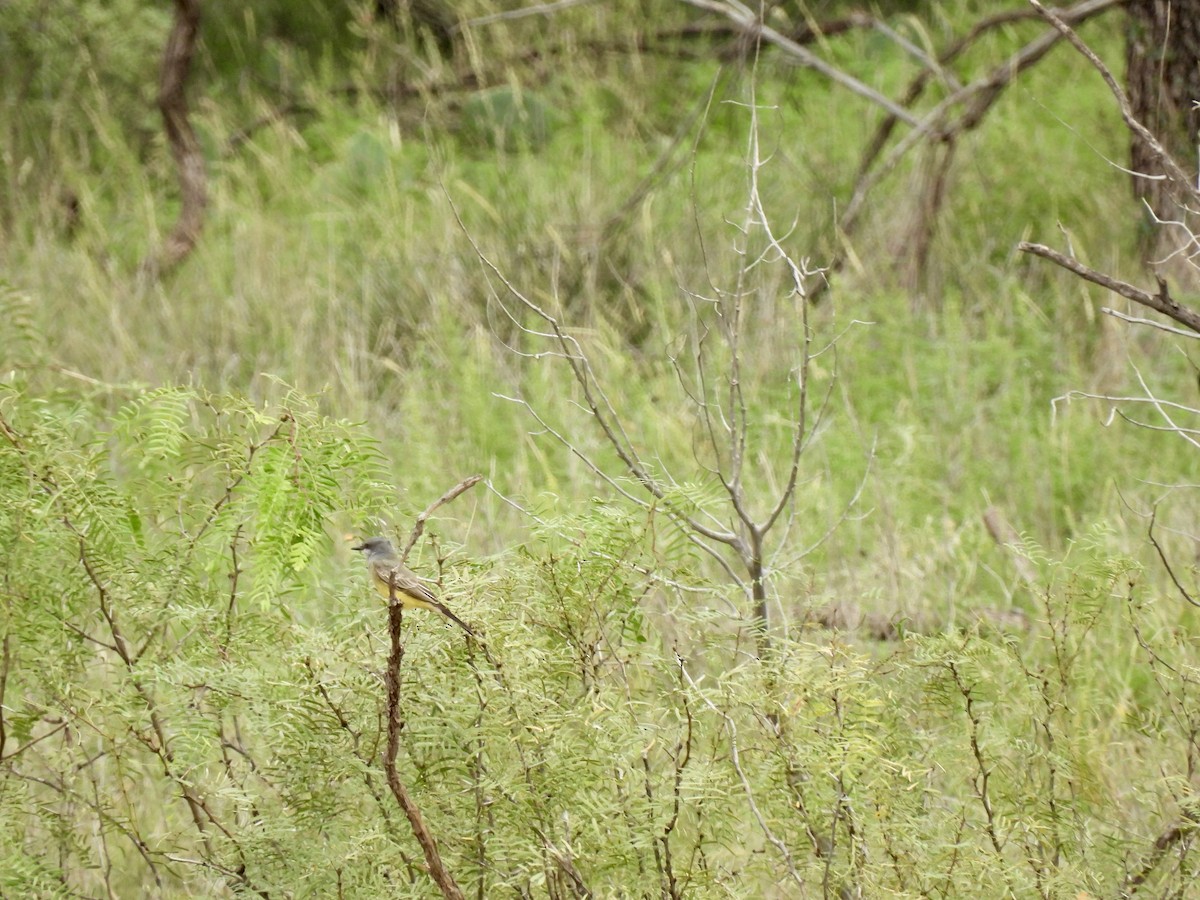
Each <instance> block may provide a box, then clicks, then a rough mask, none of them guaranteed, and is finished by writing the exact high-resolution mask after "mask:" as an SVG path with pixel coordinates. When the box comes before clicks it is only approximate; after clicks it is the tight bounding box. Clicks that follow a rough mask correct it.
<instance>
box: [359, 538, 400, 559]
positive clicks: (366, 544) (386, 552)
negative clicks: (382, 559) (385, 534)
mask: <svg viewBox="0 0 1200 900" xmlns="http://www.w3.org/2000/svg"><path fill="white" fill-rule="evenodd" d="M353 549H354V550H361V551H362V552H363V553H365V554H367V556H391V555H392V554H394V553H395V552H396V551H395V548H393V547H392V542H391V541H389V540H388V539H387V538H381V537H373V538H367V539H366V540H364V541H363V542H362V543H361V544H358V545H357V546H355V547H354V548H353Z"/></svg>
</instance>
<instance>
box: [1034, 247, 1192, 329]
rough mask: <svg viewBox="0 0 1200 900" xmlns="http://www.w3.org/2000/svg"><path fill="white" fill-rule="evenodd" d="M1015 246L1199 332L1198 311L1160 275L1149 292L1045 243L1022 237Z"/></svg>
mask: <svg viewBox="0 0 1200 900" xmlns="http://www.w3.org/2000/svg"><path fill="white" fill-rule="evenodd" d="M1017 249H1018V250H1020V251H1022V252H1024V253H1032V254H1033V255H1034V256H1040V257H1042V258H1043V259H1048V260H1050V261H1051V262H1052V263H1055V264H1056V265H1059V266H1062V267H1063V268H1064V269H1066V270H1067V271H1069V272H1073V273H1075V274H1076V275H1078V276H1079V277H1080V278H1082V279H1084V280H1085V281H1090V282H1092V284H1098V285H1100V287H1102V288H1107V289H1108V290H1110V291H1112V292H1113V293H1115V294H1120V295H1121V296H1122V297H1125V298H1126V299H1128V300H1132V301H1133V302H1134V303H1138V304H1141V305H1142V306H1145V307H1147V308H1148V309H1152V310H1154V311H1155V312H1159V313H1162V314H1163V315H1164V316H1167V317H1169V318H1171V319H1174V320H1175V321H1176V322H1178V323H1179V324H1180V325H1186V326H1187V327H1188V328H1190V329H1192V331H1195V332H1197V333H1200V313H1198V312H1196V311H1195V310H1194V309H1191V308H1190V307H1187V306H1182V305H1180V303H1179V302H1178V301H1176V300H1175V298H1173V297H1172V296H1171V294H1170V292H1169V291H1168V290H1167V283H1166V281H1164V280H1163V279H1162V278H1159V279H1158V293H1157V294H1151V293H1149V292H1147V291H1143V290H1142V289H1141V288H1138V287H1134V286H1133V285H1132V284H1130V283H1129V282H1127V281H1121V280H1120V279H1119V278H1113V277H1112V276H1111V275H1105V274H1104V273H1103V272H1097V271H1096V270H1095V269H1093V268H1091V267H1090V266H1085V265H1084V264H1083V263H1081V262H1080V261H1079V260H1077V259H1075V258H1074V257H1071V256H1067V255H1065V254H1063V253H1059V252H1058V251H1057V250H1054V249H1052V248H1050V247H1047V246H1046V245H1045V244H1032V243H1030V242H1029V241H1022V242H1021V243H1019V244H1017Z"/></svg>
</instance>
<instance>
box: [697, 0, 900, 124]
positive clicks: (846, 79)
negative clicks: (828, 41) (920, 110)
mask: <svg viewBox="0 0 1200 900" xmlns="http://www.w3.org/2000/svg"><path fill="white" fill-rule="evenodd" d="M683 2H684V3H687V4H688V5H689V6H694V7H696V8H697V9H705V10H708V11H709V12H715V13H719V14H720V15H723V16H725V17H726V18H728V19H729V20H731V21H732V22H734V23H735V24H736V25H737V26H738V27H739V28H740V29H741V30H742V31H743V32H745V33H746V34H748V35H751V36H752V37H759V38H762V39H763V40H765V41H766V42H767V43H770V44H774V45H775V46H776V47H779V48H780V49H781V50H783V51H784V52H785V53H787V54H788V56H790V57H791V58H792V59H793V60H795V61H796V62H797V63H799V64H800V65H802V66H806V67H807V68H810V69H816V70H817V71H818V72H820V73H821V74H822V75H824V76H825V77H826V78H828V79H830V80H831V81H833V82H835V83H837V84H840V85H841V86H842V87H844V88H846V89H847V90H850V91H853V92H854V93H855V94H858V95H859V96H860V97H863V98H865V99H867V100H870V101H871V102H872V103H874V104H875V105H876V106H879V107H882V108H883V109H885V110H887V111H888V112H889V113H891V114H892V115H893V116H895V117H896V118H897V119H900V120H901V121H903V122H907V123H908V124H909V125H914V126H915V125H916V124H917V120H916V118H915V117H914V116H913V115H912V113H910V112H909V111H908V110H906V109H904V108H903V107H901V106H898V105H897V104H896V103H895V102H893V101H892V100H890V99H888V98H887V97H885V96H884V95H883V94H881V93H879V92H878V91H877V90H875V89H874V88H872V87H870V86H869V85H866V84H863V83H862V82H861V81H859V80H858V79H857V78H854V77H853V76H851V75H848V74H846V73H845V72H843V71H842V70H841V69H839V68H837V67H836V66H833V65H830V64H829V63H827V62H825V60H823V59H821V57H819V56H817V55H816V54H815V53H813V52H812V51H811V50H808V49H806V48H804V47H802V46H801V45H800V44H798V43H796V41H794V40H792V39H791V38H790V37H788V36H787V35H784V34H780V33H779V32H778V31H776V30H775V29H774V28H772V27H771V26H769V25H766V24H764V23H763V22H762V21H760V20H759V18H758V16H756V15H755V14H754V13H753V12H752V11H751V10H750V9H749V8H748V7H747V6H745V5H743V4H742V3H740V2H738V0H727V2H722V0H683Z"/></svg>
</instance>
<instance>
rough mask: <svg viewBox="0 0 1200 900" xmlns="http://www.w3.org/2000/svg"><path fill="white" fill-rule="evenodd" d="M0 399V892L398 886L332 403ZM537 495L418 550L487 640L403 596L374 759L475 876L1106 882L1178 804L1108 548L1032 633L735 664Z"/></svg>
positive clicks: (371, 627) (660, 580)
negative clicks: (480, 552) (400, 721)
mask: <svg viewBox="0 0 1200 900" xmlns="http://www.w3.org/2000/svg"><path fill="white" fill-rule="evenodd" d="M0 416H2V422H3V440H2V441H0V508H2V509H3V515H2V516H0V553H2V554H3V571H4V573H5V575H4V583H3V584H4V587H3V595H2V601H3V603H2V619H0V647H2V648H3V651H2V658H0V662H2V667H3V669H2V670H3V672H4V673H5V679H4V681H3V685H4V693H3V697H2V698H0V701H2V704H3V705H2V707H0V709H2V712H3V717H2V719H0V721H2V722H3V726H4V728H3V731H2V732H0V733H2V734H3V746H2V747H0V821H2V822H4V823H5V824H4V826H3V827H2V828H0V872H3V873H4V874H3V878H4V881H3V884H4V888H5V891H6V892H8V893H14V894H20V895H37V896H54V895H57V894H58V893H59V892H61V893H62V894H63V895H69V894H73V893H87V894H94V893H97V892H100V891H102V890H103V889H104V888H103V886H104V884H106V883H107V884H108V885H109V888H110V889H111V890H113V891H115V892H117V893H125V892H128V891H131V890H132V891H138V890H141V889H142V886H143V885H146V884H154V885H155V886H156V887H155V889H154V893H156V894H157V895H161V896H185V895H189V894H192V895H194V894H195V893H197V892H203V893H214V892H218V893H220V892H240V891H245V890H252V891H269V892H272V893H275V892H298V893H299V894H300V895H304V896H326V895H329V894H332V893H337V892H338V891H341V892H342V893H343V894H345V895H347V896H362V897H367V896H372V897H381V896H390V897H407V896H411V897H421V896H428V893H429V889H430V886H429V884H428V881H427V880H426V876H424V875H423V874H421V873H420V872H419V871H417V870H415V869H413V868H412V867H411V866H410V865H409V861H410V860H411V859H412V856H413V854H414V853H415V852H416V848H415V846H414V844H413V839H412V836H411V834H409V833H408V830H407V828H406V826H405V824H404V820H403V817H402V816H401V815H400V813H399V810H398V809H397V808H396V807H395V805H394V803H393V800H392V797H391V795H390V794H389V793H388V790H387V787H386V785H385V782H384V779H383V773H382V771H381V765H382V761H381V756H380V754H381V746H382V735H381V733H380V732H381V727H382V714H381V710H382V702H383V696H382V695H383V690H382V685H381V682H380V679H379V677H378V675H377V673H378V669H379V666H380V665H382V657H383V653H384V648H383V646H382V645H381V643H380V640H379V638H380V636H381V633H382V630H383V623H384V612H383V610H382V609H381V608H380V607H379V606H378V605H377V604H376V601H374V600H371V599H369V598H371V597H373V595H372V594H371V592H370V590H369V588H368V587H367V586H366V584H365V583H364V581H363V579H362V578H361V577H360V572H361V568H359V567H357V566H356V568H355V569H354V570H353V572H354V574H353V575H350V574H348V573H347V571H346V563H347V560H346V558H345V554H344V552H343V553H338V552H336V549H335V548H333V547H332V546H331V541H330V539H329V538H328V537H327V536H326V534H327V532H328V531H330V530H332V528H333V523H334V522H347V521H349V522H358V523H362V522H364V521H365V520H366V519H368V518H369V517H371V516H373V515H376V514H378V513H380V512H382V511H384V510H385V509H386V508H387V504H389V503H390V502H391V500H390V497H391V491H390V490H389V489H388V488H387V487H386V485H385V484H384V483H383V482H382V480H381V472H380V464H381V463H380V459H379V457H378V456H377V454H376V452H375V449H374V446H373V444H372V443H371V442H370V441H369V440H367V439H366V438H365V436H364V435H363V433H362V432H361V430H360V429H357V428H354V427H351V426H348V425H346V424H344V423H340V422H336V421H332V420H329V419H326V418H323V417H321V416H319V415H317V414H315V413H314V412H313V410H312V406H311V402H310V401H308V400H306V399H305V398H303V397H301V396H299V395H297V394H295V393H291V394H289V395H287V399H286V401H285V402H283V403H281V404H279V405H272V406H270V407H267V408H263V407H259V406H254V405H251V404H248V403H246V402H244V401H241V400H239V399H237V398H233V397H229V396H218V395H209V394H205V393H202V392H199V391H195V390H185V389H159V390H155V391H152V392H148V393H146V394H144V395H141V396H137V397H134V398H132V399H130V400H128V401H127V402H125V403H123V404H121V405H120V406H119V408H118V409H117V410H116V412H115V413H114V414H112V415H111V416H105V415H104V414H103V413H102V412H100V410H99V409H98V408H97V406H96V405H95V404H94V403H91V402H89V401H86V400H83V401H80V400H76V401H73V402H70V403H68V402H67V401H65V400H63V399H61V398H54V397H39V396H37V395H35V394H31V393H30V392H29V391H28V390H27V388H25V387H23V386H22V384H21V383H20V382H10V383H9V384H8V385H7V386H6V387H5V391H4V395H3V397H2V398H0ZM554 505H555V504H549V505H546V504H543V507H542V510H541V515H540V516H539V519H538V522H539V524H538V526H537V528H536V529H535V530H534V532H533V533H532V534H531V535H530V537H529V539H528V541H527V542H526V544H525V546H524V548H523V549H522V551H521V552H520V553H510V554H507V555H506V556H505V557H503V559H502V560H497V561H494V562H492V563H489V564H487V565H477V566H474V567H471V566H465V565H457V564H452V565H449V566H444V567H441V568H440V581H441V582H442V588H443V590H444V592H445V594H446V597H447V600H448V602H449V603H451V604H452V605H453V606H455V607H456V608H457V610H458V611H459V612H460V613H461V614H463V615H465V616H467V617H468V618H469V619H470V621H471V622H472V623H473V624H474V625H475V626H476V627H478V628H479V629H480V630H481V631H482V633H483V634H484V635H485V638H484V640H485V641H486V650H485V651H483V652H481V648H480V647H479V645H476V644H472V643H464V641H463V638H462V635H461V633H460V632H458V631H457V629H454V628H453V627H452V626H449V625H448V623H445V622H444V621H443V620H441V619H439V618H437V617H435V616H433V615H431V614H427V613H423V612H410V613H407V614H406V616H405V651H406V652H405V658H404V662H403V666H402V670H401V672H402V696H403V707H402V708H403V715H404V718H405V727H404V731H403V743H402V750H401V759H400V771H401V774H402V777H403V778H404V779H405V780H406V781H407V782H408V784H409V785H410V789H411V791H412V794H413V796H414V798H415V799H416V801H417V803H418V805H419V806H420V808H421V809H422V812H423V814H424V816H425V818H426V820H427V822H428V824H429V827H430V828H431V829H432V831H433V832H434V834H435V835H436V836H437V838H438V841H439V844H440V847H441V850H442V853H443V856H444V859H445V860H446V864H447V865H448V866H449V867H450V868H451V870H452V871H453V872H454V873H455V876H456V878H457V879H458V880H459V881H460V883H462V884H463V885H464V887H466V888H467V889H468V890H469V891H470V892H471V893H474V892H475V890H476V889H477V888H478V889H479V890H482V891H483V892H484V893H485V894H487V895H491V894H493V893H505V892H517V893H532V894H534V895H542V894H549V895H557V894H559V893H560V892H561V891H563V890H568V889H569V885H570V884H571V883H575V879H579V882H578V883H582V884H584V885H586V886H587V888H588V889H589V890H591V891H592V892H593V893H594V894H595V895H597V896H612V895H617V894H620V893H621V892H622V891H624V892H626V893H628V892H629V889H630V888H629V886H630V885H634V884H637V885H643V888H641V889H639V892H644V893H647V894H657V893H660V892H662V893H666V894H667V895H679V896H696V897H706V896H761V895H762V894H763V893H764V892H767V893H769V892H771V891H776V890H778V891H783V892H785V893H787V892H793V891H804V890H809V891H818V892H821V891H824V892H833V893H838V892H841V893H846V892H850V893H852V894H861V895H864V896H881V895H914V896H916V895H926V894H929V893H948V894H949V895H952V896H959V895H962V894H961V891H960V890H959V888H960V886H962V885H966V884H969V885H971V886H972V887H971V891H972V892H976V891H979V890H985V891H987V892H989V893H997V894H999V893H1011V894H1015V895H1027V894H1030V893H1035V892H1038V891H1049V892H1051V893H1060V892H1062V893H1066V892H1070V893H1077V892H1079V891H1087V892H1092V893H1099V892H1102V891H1104V890H1105V889H1111V888H1112V886H1113V885H1120V884H1122V883H1124V882H1123V881H1122V879H1124V878H1126V877H1127V876H1126V873H1128V872H1135V873H1136V872H1138V871H1139V870H1140V867H1142V866H1143V865H1145V864H1146V862H1147V859H1148V857H1147V854H1148V853H1149V852H1150V851H1149V850H1148V849H1147V848H1148V847H1149V846H1150V843H1151V842H1152V841H1153V839H1154V837H1155V835H1157V834H1159V833H1160V832H1163V831H1164V830H1165V829H1167V828H1168V827H1169V825H1170V822H1171V821H1172V818H1173V817H1174V816H1175V815H1177V814H1187V812H1186V811H1187V810H1188V809H1190V808H1191V807H1190V806H1189V804H1190V803H1191V801H1190V800H1188V799H1187V790H1188V789H1187V787H1186V779H1184V773H1183V770H1182V769H1181V768H1179V766H1180V765H1181V764H1182V761H1183V759H1184V757H1185V756H1186V748H1187V747H1188V746H1190V742H1191V740H1192V738H1193V736H1194V733H1195V731H1194V729H1195V724H1196V723H1195V717H1196V709H1198V708H1200V704H1197V699H1200V698H1197V697H1195V696H1194V694H1195V685H1194V680H1193V679H1192V678H1191V676H1190V675H1187V676H1186V677H1184V678H1182V679H1178V678H1175V677H1172V673H1173V672H1177V673H1186V672H1190V668H1189V664H1188V662H1187V660H1188V659H1190V658H1191V657H1192V656H1193V655H1194V654H1195V652H1196V650H1197V648H1196V647H1195V641H1194V638H1190V637H1186V635H1188V634H1193V633H1194V631H1195V627H1194V626H1195V624H1196V623H1195V622H1194V621H1192V620H1193V619H1194V618H1195V616H1194V615H1189V616H1187V617H1186V620H1187V621H1186V622H1182V621H1180V622H1179V624H1178V627H1169V628H1168V627H1164V626H1165V625H1167V624H1168V621H1167V620H1166V619H1164V610H1163V609H1161V608H1160V604H1159V603H1155V602H1153V594H1152V593H1151V592H1149V591H1148V590H1147V588H1146V587H1145V585H1144V575H1143V573H1142V572H1141V571H1140V570H1139V569H1138V568H1137V567H1136V566H1134V565H1132V564H1131V563H1129V562H1126V561H1123V560H1120V559H1115V558H1113V557H1111V556H1110V555H1106V554H1105V553H1104V551H1103V540H1100V541H1099V542H1098V543H1094V544H1092V545H1088V546H1083V545H1081V546H1080V547H1079V548H1078V549H1077V551H1076V554H1075V555H1076V557H1077V558H1075V559H1074V560H1073V561H1071V562H1069V563H1066V564H1063V565H1061V566H1058V567H1055V568H1054V569H1053V570H1052V573H1051V574H1052V577H1051V579H1050V580H1049V581H1048V586H1047V587H1046V589H1045V591H1044V593H1043V595H1042V596H1041V597H1040V598H1039V600H1038V608H1037V612H1036V615H1035V622H1034V625H1033V629H1032V631H1031V633H1030V634H1029V635H1028V636H1011V635H1010V636H1005V635H1003V634H998V633H991V632H989V633H979V632H954V631H951V632H946V633H944V634H938V635H931V636H927V637H910V638H909V639H908V640H907V641H906V642H905V643H903V644H901V645H899V646H897V647H896V649H895V650H894V651H893V652H892V653H890V654H889V655H887V656H886V657H884V658H877V657H875V656H874V655H872V654H870V653H866V652H863V650H861V649H855V648H854V647H852V646H849V645H846V644H844V643H842V642H840V641H839V640H837V639H836V638H833V639H832V640H831V639H830V638H829V637H828V636H825V637H822V638H821V639H820V640H815V641H814V640H812V639H811V638H812V637H815V636H810V635H808V634H803V633H802V634H798V635H796V636H795V638H794V639H790V640H789V639H783V638H781V639H780V640H779V641H778V643H777V645H776V646H775V648H774V650H773V652H772V653H771V654H770V655H769V656H768V657H765V658H763V659H758V658H755V657H751V656H748V655H747V654H745V652H744V651H742V650H739V649H738V644H739V643H740V642H741V641H742V640H743V639H744V636H743V637H741V638H739V637H738V633H739V631H740V630H741V629H742V628H743V627H744V624H743V622H742V619H741V616H740V615H738V614H737V613H733V614H731V613H729V612H724V611H719V610H720V609H721V608H722V607H721V593H720V591H718V590H714V589H713V588H712V587H711V586H708V585H705V584H703V583H698V582H696V581H695V580H694V578H693V576H691V575H688V574H687V572H688V570H689V568H690V565H689V555H688V553H687V552H686V551H684V552H681V551H680V550H678V549H673V548H672V547H670V545H664V543H663V542H662V541H661V540H660V538H659V535H660V534H662V533H665V532H669V531H670V529H669V528H667V527H665V526H666V523H665V522H662V521H660V519H661V514H658V513H654V512H651V513H650V514H649V515H644V514H637V515H635V514H631V513H630V512H628V511H626V510H623V509H622V508H621V507H619V506H614V505H612V504H607V503H595V504H591V505H589V506H588V507H586V508H583V509H580V510H579V511H576V512H569V513H557V512H555V511H554ZM722 635H724V636H722ZM1114 660H1120V661H1121V662H1120V665H1117V666H1114V665H1113V663H1114ZM1114 711H1115V712H1116V713H1117V714H1116V715H1114ZM1131 754H1132V755H1131ZM1132 758H1137V759H1139V760H1140V763H1139V764H1138V765H1137V766H1135V767H1131V765H1130V760H1131V759H1132ZM1181 792H1182V793H1181ZM1130 797H1136V798H1137V800H1136V802H1135V803H1132V804H1131V803H1128V802H1126V798H1130ZM1172 798H1173V799H1172ZM1164 804H1165V806H1164ZM1176 810H1178V811H1179V812H1178V813H1177V812H1176ZM187 861H190V862H187ZM1189 873H1190V870H1189V869H1188V868H1187V867H1186V866H1180V867H1178V868H1176V869H1171V868H1169V867H1168V868H1164V869H1163V870H1162V871H1161V873H1159V872H1155V873H1152V878H1153V881H1152V883H1153V884H1154V886H1155V889H1156V890H1157V891H1160V892H1170V891H1171V890H1173V889H1178V888H1179V887H1180V886H1181V885H1182V884H1185V883H1187V880H1188V879H1190V874H1189Z"/></svg>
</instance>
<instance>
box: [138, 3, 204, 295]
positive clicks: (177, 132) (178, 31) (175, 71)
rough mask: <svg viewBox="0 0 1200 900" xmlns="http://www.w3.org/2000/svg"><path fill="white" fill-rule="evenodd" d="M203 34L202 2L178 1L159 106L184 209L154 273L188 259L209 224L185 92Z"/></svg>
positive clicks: (155, 257)
mask: <svg viewBox="0 0 1200 900" xmlns="http://www.w3.org/2000/svg"><path fill="white" fill-rule="evenodd" d="M199 35H200V0H175V21H174V24H173V25H172V27H171V33H170V35H169V36H168V38H167V46H166V49H165V50H164V51H163V61H162V70H161V72H160V74H159V82H158V108H159V111H160V112H161V113H162V117H163V125H164V127H165V128H166V132H167V143H168V144H170V147H171V156H172V157H173V158H174V159H175V168H176V170H177V171H178V174H179V199H180V207H179V218H178V219H177V220H176V222H175V227H174V228H173V229H171V233H170V234H169V235H167V238H166V240H164V241H163V245H162V247H161V248H159V250H158V251H157V253H156V254H152V255H151V256H150V257H148V258H147V260H146V262H145V264H144V265H143V268H145V269H147V270H149V271H150V272H152V273H153V274H159V273H161V272H165V271H166V270H167V269H171V268H173V267H175V266H176V265H178V264H179V263H180V262H182V261H183V259H184V257H186V256H187V255H188V254H189V253H191V252H192V248H193V247H195V246H196V241H197V240H198V239H199V237H200V229H201V228H202V227H203V225H204V208H205V206H207V204H208V189H207V179H206V176H205V171H204V153H203V151H202V150H201V148H200V139H199V138H198V137H197V136H196V131H195V129H193V128H192V123H191V121H190V120H189V119H188V105H187V95H186V93H185V92H184V85H185V84H186V82H187V77H188V72H189V71H190V70H191V67H192V56H193V55H194V54H195V51H196V40H197V38H198V37H199Z"/></svg>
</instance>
